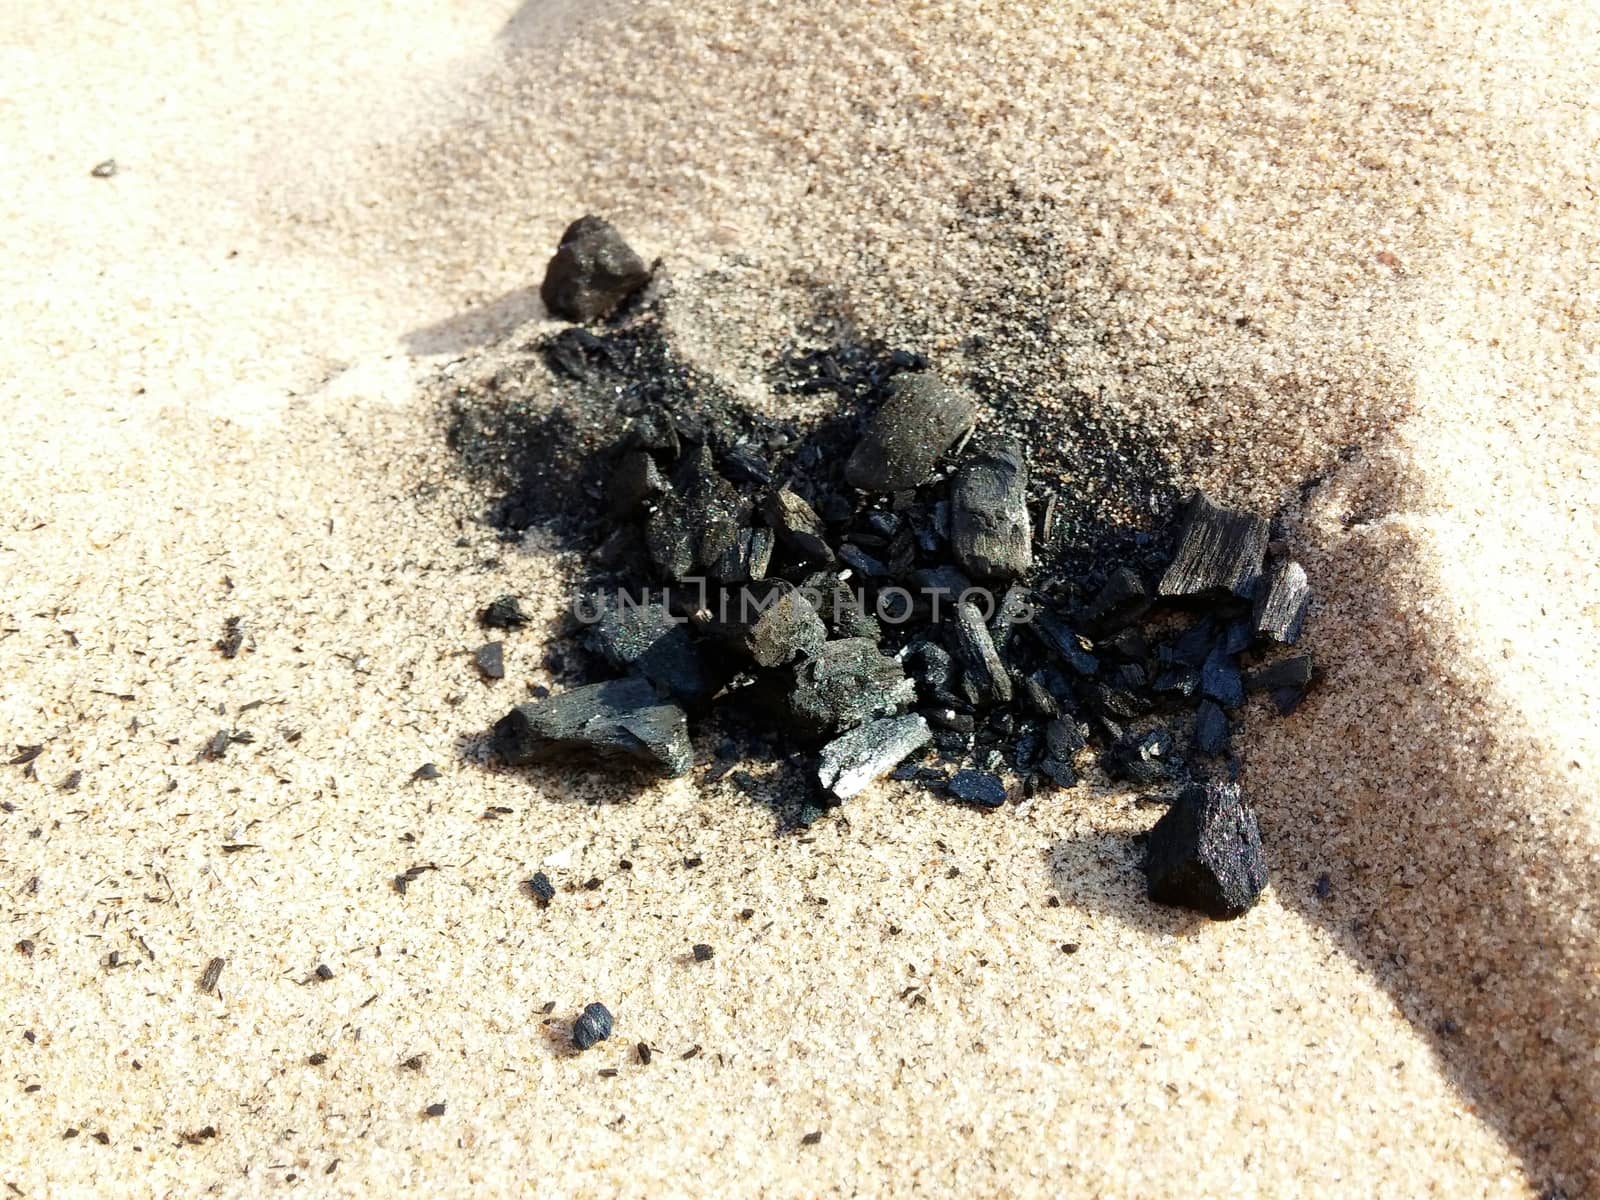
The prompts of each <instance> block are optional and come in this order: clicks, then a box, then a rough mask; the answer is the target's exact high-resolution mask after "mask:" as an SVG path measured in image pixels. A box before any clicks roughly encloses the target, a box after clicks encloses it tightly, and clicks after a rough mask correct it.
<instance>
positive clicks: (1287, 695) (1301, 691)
mask: <svg viewBox="0 0 1600 1200" xmlns="http://www.w3.org/2000/svg"><path fill="white" fill-rule="evenodd" d="M1305 698H1306V690H1305V688H1297V687H1282V688H1273V689H1272V703H1273V704H1274V705H1275V706H1276V707H1277V710H1278V715H1279V716H1282V717H1287V716H1288V715H1289V714H1290V713H1292V712H1293V711H1294V710H1295V709H1297V708H1299V707H1300V702H1301V701H1302V700H1304V699H1305Z"/></svg>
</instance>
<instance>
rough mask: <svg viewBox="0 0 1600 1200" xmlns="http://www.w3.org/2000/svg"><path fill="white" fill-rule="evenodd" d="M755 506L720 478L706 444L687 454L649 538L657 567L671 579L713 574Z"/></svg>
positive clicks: (658, 508)
mask: <svg viewBox="0 0 1600 1200" xmlns="http://www.w3.org/2000/svg"><path fill="white" fill-rule="evenodd" d="M748 517H749V505H748V504H747V503H746V502H745V500H744V499H743V498H742V497H741V496H740V495H739V493H738V492H737V491H736V490H735V489H734V487H733V485H732V484H731V483H729V482H728V481H727V480H726V479H724V478H722V476H721V475H719V474H717V469H716V466H715V465H714V464H713V463H712V460H711V451H710V449H709V448H708V447H706V446H704V445H702V446H700V447H699V448H698V449H697V450H695V451H694V452H693V453H691V454H688V455H685V456H684V458H683V460H682V461H681V462H680V463H679V464H678V467H677V469H676V470H675V471H674V472H673V475H672V485H671V486H670V487H669V488H667V489H666V491H665V492H663V493H662V495H661V497H660V498H659V500H658V501H657V503H656V506H655V510H654V511H653V512H652V513H651V515H650V520H649V524H648V525H647V526H646V529H645V540H646V543H647V544H648V546H649V548H650V557H651V558H652V559H653V560H654V562H655V564H656V567H657V568H658V569H659V570H660V571H661V572H662V574H664V575H666V576H667V577H668V578H670V579H686V578H688V577H690V576H691V575H693V574H694V573H695V571H696V570H703V571H707V572H709V571H710V570H711V569H712V568H713V567H715V565H716V564H717V563H718V562H719V561H720V560H721V558H722V556H723V555H724V554H726V553H727V552H728V550H729V548H730V547H733V546H735V544H736V543H737V542H738V538H739V531H740V530H741V529H743V528H744V527H745V526H746V525H747V524H748V523H749V522H748V519H747V518H748Z"/></svg>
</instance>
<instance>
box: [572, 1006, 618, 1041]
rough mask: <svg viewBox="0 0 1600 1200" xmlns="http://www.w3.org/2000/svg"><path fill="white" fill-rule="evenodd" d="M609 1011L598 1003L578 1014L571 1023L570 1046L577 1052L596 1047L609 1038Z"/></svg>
mask: <svg viewBox="0 0 1600 1200" xmlns="http://www.w3.org/2000/svg"><path fill="white" fill-rule="evenodd" d="M611 1024H612V1023H611V1010H610V1009H609V1008H607V1007H606V1006H605V1005H604V1004H601V1003H599V1002H598V1001H597V1002H596V1003H594V1004H590V1005H588V1006H586V1007H585V1008H584V1010H583V1011H582V1012H581V1013H579V1014H578V1019H577V1020H576V1021H574V1022H573V1023H572V1044H573V1045H574V1046H576V1047H577V1048H578V1049H579V1050H587V1049H589V1047H591V1046H597V1045H599V1044H600V1043H601V1042H603V1041H605V1040H606V1039H607V1038H609V1037H610V1036H611Z"/></svg>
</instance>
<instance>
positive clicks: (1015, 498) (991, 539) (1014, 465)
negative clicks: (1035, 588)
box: [950, 438, 1033, 579]
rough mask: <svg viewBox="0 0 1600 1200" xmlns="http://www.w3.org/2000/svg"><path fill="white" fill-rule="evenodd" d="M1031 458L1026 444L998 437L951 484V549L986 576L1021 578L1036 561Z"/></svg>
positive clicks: (970, 568) (972, 571) (966, 566)
mask: <svg viewBox="0 0 1600 1200" xmlns="http://www.w3.org/2000/svg"><path fill="white" fill-rule="evenodd" d="M1027 497H1028V461H1027V456H1026V455H1025V453H1024V452H1023V449H1022V445H1021V443H1019V442H1017V441H1014V440H1012V439H1009V438H1008V439H1005V440H1003V441H999V442H996V443H995V444H993V445H992V446H990V447H988V448H986V449H985V450H983V451H982V452H980V453H978V454H976V455H974V456H971V457H969V458H968V460H967V461H966V462H964V463H963V464H962V465H961V469H960V470H959V471H957V472H956V476H955V479H954V481H953V482H952V483H951V486H950V549H951V552H952V553H954V554H955V556H956V561H957V562H958V563H960V564H961V566H962V567H963V568H964V569H965V570H966V571H967V572H968V573H969V574H971V575H974V576H977V577H978V578H980V579H1015V578H1017V576H1019V575H1022V574H1024V573H1026V571H1027V570H1028V568H1029V567H1031V566H1032V565H1033V530H1032V527H1031V525H1030V523H1029V521H1028V499H1027Z"/></svg>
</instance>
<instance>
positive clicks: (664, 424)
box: [623, 407, 681, 460]
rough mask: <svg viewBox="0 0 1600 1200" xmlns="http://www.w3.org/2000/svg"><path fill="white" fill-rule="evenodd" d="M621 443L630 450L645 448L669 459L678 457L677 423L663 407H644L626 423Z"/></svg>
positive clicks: (679, 446) (679, 444) (679, 445)
mask: <svg viewBox="0 0 1600 1200" xmlns="http://www.w3.org/2000/svg"><path fill="white" fill-rule="evenodd" d="M623 445H624V446H626V447H627V448H628V449H630V450H646V451H648V452H650V453H651V454H659V455H662V456H664V457H665V458H667V459H669V460H671V459H675V458H677V457H678V451H679V449H680V448H681V443H680V442H679V440H678V423H677V422H676V421H675V420H673V417H672V413H671V412H670V411H668V410H667V409H665V408H654V407H652V408H646V409H644V410H643V411H642V412H640V413H639V414H638V415H637V416H635V417H634V418H633V420H632V421H630V422H629V423H628V432H627V435H626V436H625V437H624V438H623Z"/></svg>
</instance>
